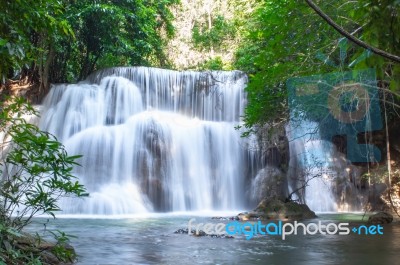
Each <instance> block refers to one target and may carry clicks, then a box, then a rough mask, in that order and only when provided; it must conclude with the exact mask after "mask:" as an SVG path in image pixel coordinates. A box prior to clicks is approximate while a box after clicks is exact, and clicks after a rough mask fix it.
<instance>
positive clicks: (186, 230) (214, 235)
mask: <svg viewBox="0 0 400 265" xmlns="http://www.w3.org/2000/svg"><path fill="white" fill-rule="evenodd" d="M174 234H181V235H182V234H183V235H184V234H186V235H187V234H189V229H187V228H180V229H178V230H176V231H175V232H174ZM191 235H192V236H196V237H201V236H209V237H212V238H234V237H233V236H229V235H226V234H207V233H206V232H204V231H202V230H199V233H198V234H197V233H196V230H194V229H192V231H191Z"/></svg>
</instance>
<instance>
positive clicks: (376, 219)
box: [368, 212, 393, 224]
mask: <svg viewBox="0 0 400 265" xmlns="http://www.w3.org/2000/svg"><path fill="white" fill-rule="evenodd" d="M392 221H393V216H392V215H391V214H389V213H386V212H379V213H377V214H374V215H371V216H370V217H369V218H368V223H369V224H390V223H391V222H392Z"/></svg>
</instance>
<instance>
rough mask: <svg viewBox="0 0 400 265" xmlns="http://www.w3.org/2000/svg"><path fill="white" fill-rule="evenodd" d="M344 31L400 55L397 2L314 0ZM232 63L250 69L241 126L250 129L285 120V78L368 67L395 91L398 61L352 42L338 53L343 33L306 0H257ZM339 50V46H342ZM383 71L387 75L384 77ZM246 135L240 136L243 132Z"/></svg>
mask: <svg viewBox="0 0 400 265" xmlns="http://www.w3.org/2000/svg"><path fill="white" fill-rule="evenodd" d="M318 4H319V5H320V7H321V8H322V9H323V10H324V11H325V12H326V13H327V14H328V15H329V16H330V17H331V18H332V19H334V20H335V21H337V22H340V24H341V26H342V27H343V28H345V29H346V30H347V31H348V32H352V33H354V34H355V35H356V36H357V37H358V38H361V39H362V40H363V41H365V42H367V43H370V44H371V45H373V46H376V47H378V48H380V49H383V50H386V51H387V52H391V53H393V54H399V53H400V51H399V49H400V45H399V34H400V31H399V30H398V27H399V25H400V23H399V4H400V3H399V1H393V0H392V1H389V0H375V1H367V0H365V1H364V0H363V1H350V2H349V1H318ZM246 24H247V27H246V28H247V32H246V33H244V35H245V36H246V38H245V40H244V41H243V42H242V45H241V47H240V48H239V50H238V51H237V54H236V63H235V67H236V68H238V69H241V70H244V71H246V72H247V73H248V74H249V77H250V82H249V85H248V87H247V92H248V99H249V104H248V107H247V108H246V111H245V118H244V121H245V127H246V128H247V129H248V131H247V133H246V134H248V133H251V132H252V131H254V130H256V129H257V128H258V127H259V126H263V125H265V124H275V123H277V122H282V123H285V122H286V121H287V119H288V102H287V87H286V81H287V79H289V78H291V77H295V76H309V75H316V74H323V73H330V72H340V71H347V70H351V69H363V68H367V67H370V68H371V67H373V68H376V69H377V70H378V76H379V78H380V79H381V81H383V82H386V83H390V86H391V89H394V90H398V89H399V87H398V80H399V78H398V74H399V72H400V71H399V65H398V64H397V65H395V64H393V63H392V62H389V61H387V60H384V59H383V58H381V57H379V56H376V55H373V56H370V55H368V54H367V53H366V51H365V50H364V49H362V48H360V47H357V46H355V45H353V44H351V45H349V48H348V49H347V51H346V54H343V52H341V49H340V48H341V47H340V46H341V45H342V44H341V42H340V40H341V39H342V36H341V35H339V33H337V32H336V31H335V30H334V29H333V28H331V27H330V26H329V25H328V24H327V23H326V22H325V21H324V20H322V19H321V18H320V17H319V16H318V15H317V14H316V13H315V12H314V11H313V10H312V9H311V8H309V7H308V6H307V5H306V4H305V1H300V0H283V1H267V0H264V1H261V2H260V3H259V4H258V6H257V8H256V9H255V11H254V12H253V14H252V17H251V19H249V20H248V21H247V22H246ZM342 50H343V49H342ZM385 75H386V76H385ZM246 134H245V135H246Z"/></svg>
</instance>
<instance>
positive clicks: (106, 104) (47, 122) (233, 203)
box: [40, 67, 257, 215]
mask: <svg viewBox="0 0 400 265" xmlns="http://www.w3.org/2000/svg"><path fill="white" fill-rule="evenodd" d="M246 82H247V78H246V76H245V75H244V74H243V73H241V72H237V71H234V72H209V73H200V72H189V71H188V72H177V71H170V70H162V69H155V68H145V67H135V68H112V69H108V70H104V71H101V72H99V73H97V74H95V75H92V76H91V77H89V78H88V81H86V82H84V83H78V84H71V85H56V86H53V88H52V89H51V91H50V93H49V95H48V96H47V98H46V99H45V103H44V111H43V113H42V118H41V123H40V126H41V128H42V129H44V130H47V131H49V132H51V133H53V134H54V135H56V137H57V138H58V139H59V140H60V141H61V142H63V143H64V145H65V146H66V148H67V150H68V152H69V154H71V155H72V154H81V155H83V157H82V158H81V159H80V161H79V163H80V164H81V165H82V166H81V167H78V168H77V169H76V175H77V176H79V178H80V181H81V182H82V183H83V184H84V185H85V186H86V188H87V189H88V192H89V193H90V197H89V198H87V199H84V200H80V199H78V200H77V199H70V200H64V201H63V205H62V207H61V208H62V209H63V211H64V212H65V213H67V214H77V213H79V214H113V215H117V214H133V213H145V212H153V211H154V212H158V211H188V210H193V211H195V210H233V209H240V208H243V207H244V206H245V204H246V198H245V196H244V194H245V178H246V174H247V175H248V174H253V173H251V172H249V169H248V168H249V166H248V163H249V162H248V160H254V158H253V156H254V155H257V154H255V153H251V152H250V151H248V150H247V149H246V148H245V147H244V146H245V144H246V143H245V142H244V140H243V139H241V137H240V132H238V131H236V130H235V129H234V126H236V125H238V124H239V123H240V116H241V115H242V113H243V109H244V106H245V103H246V102H245V101H246V98H245V94H244V87H245V84H246Z"/></svg>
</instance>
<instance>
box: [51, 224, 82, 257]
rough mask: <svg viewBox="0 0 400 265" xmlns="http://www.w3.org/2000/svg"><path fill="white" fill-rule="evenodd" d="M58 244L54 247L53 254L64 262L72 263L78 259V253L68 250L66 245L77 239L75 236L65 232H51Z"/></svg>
mask: <svg viewBox="0 0 400 265" xmlns="http://www.w3.org/2000/svg"><path fill="white" fill-rule="evenodd" d="M50 233H51V234H52V235H53V237H54V238H55V239H56V241H57V243H56V245H55V246H54V247H53V249H52V252H53V254H54V255H56V257H57V258H58V259H59V260H61V261H62V262H70V261H73V260H75V259H76V253H75V251H73V249H71V248H67V247H66V244H67V243H69V241H70V239H71V238H75V236H73V235H68V234H66V233H65V232H62V231H60V230H56V231H54V232H52V231H50Z"/></svg>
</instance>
